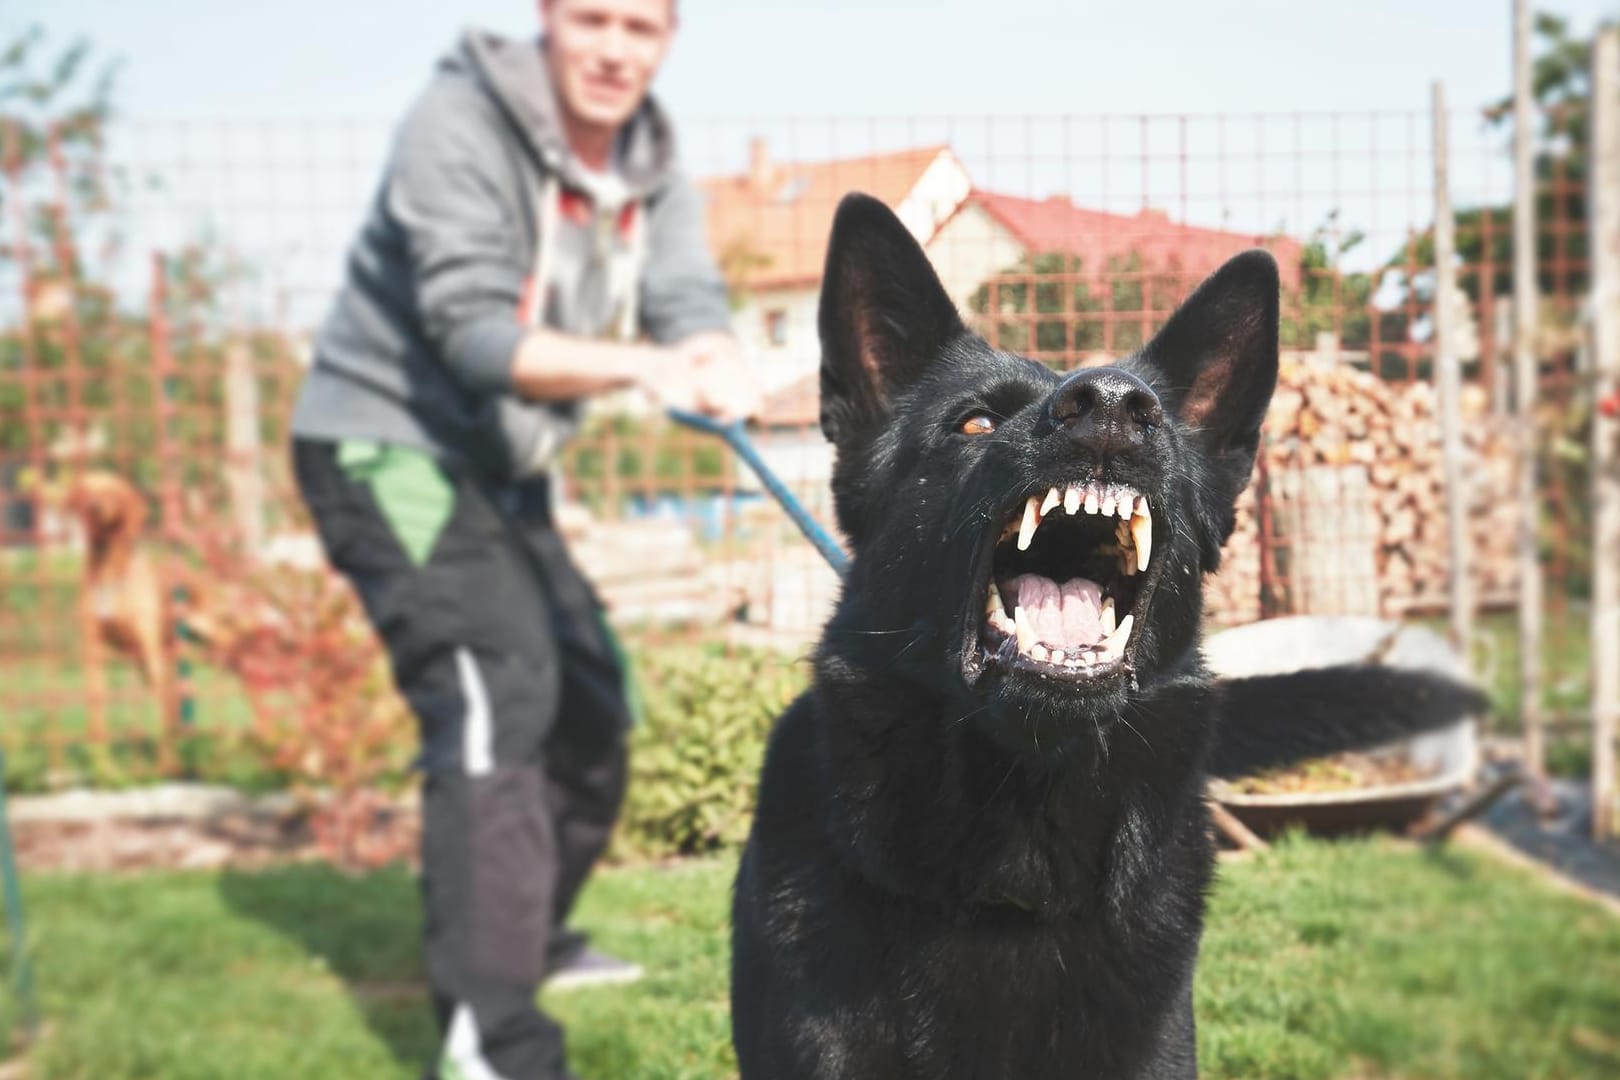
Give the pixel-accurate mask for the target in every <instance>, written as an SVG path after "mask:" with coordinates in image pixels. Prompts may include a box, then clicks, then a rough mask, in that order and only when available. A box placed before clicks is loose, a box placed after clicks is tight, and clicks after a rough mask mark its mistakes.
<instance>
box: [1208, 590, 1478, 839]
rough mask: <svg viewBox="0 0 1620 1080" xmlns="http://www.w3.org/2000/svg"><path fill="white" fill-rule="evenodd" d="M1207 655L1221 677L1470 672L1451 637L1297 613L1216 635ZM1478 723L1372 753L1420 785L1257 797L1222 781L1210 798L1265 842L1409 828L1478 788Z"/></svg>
mask: <svg viewBox="0 0 1620 1080" xmlns="http://www.w3.org/2000/svg"><path fill="white" fill-rule="evenodd" d="M1204 656H1205V659H1206V660H1207V661H1208V663H1209V666H1210V668H1211V669H1212V670H1213V671H1214V672H1215V674H1216V675H1218V676H1221V677H1223V678H1243V677H1245V676H1251V675H1277V674H1284V673H1286V672H1290V671H1298V670H1301V669H1305V668H1317V667H1336V666H1340V665H1347V664H1379V665H1383V666H1387V667H1396V668H1409V669H1420V670H1428V671H1435V672H1440V673H1442V674H1445V675H1450V676H1452V677H1453V678H1457V679H1463V680H1467V679H1468V678H1469V675H1468V668H1467V665H1466V664H1465V663H1464V662H1463V659H1462V657H1461V656H1459V655H1458V654H1457V651H1456V650H1455V649H1454V648H1452V646H1451V644H1450V643H1449V642H1448V641H1446V639H1445V638H1443V637H1441V636H1440V635H1439V634H1437V633H1435V632H1434V631H1432V630H1428V629H1426V628H1424V627H1421V626H1409V625H1404V624H1402V623H1400V622H1399V621H1396V620H1392V619H1378V618H1371V617H1363V616H1348V615H1296V616H1289V617H1285V618H1279V619H1266V620H1264V621H1262V622H1257V623H1250V624H1248V625H1246V626H1239V627H1235V628H1233V629H1231V630H1224V631H1222V632H1220V633H1217V634H1214V635H1211V636H1210V637H1209V638H1208V639H1207V640H1206V641H1205V643H1204ZM1476 728H1477V725H1476V722H1475V720H1474V719H1473V718H1464V719H1462V720H1459V721H1458V722H1457V723H1455V724H1452V725H1451V726H1449V727H1445V728H1441V729H1439V730H1437V731H1431V732H1427V733H1425V734H1422V735H1417V736H1413V737H1411V738H1408V739H1404V740H1401V741H1398V742H1395V743H1392V744H1390V745H1388V746H1385V747H1380V748H1378V749H1377V750H1375V751H1373V752H1371V755H1370V756H1372V757H1374V758H1375V759H1378V760H1383V761H1389V762H1393V763H1398V764H1401V765H1404V766H1407V767H1408V768H1407V769H1405V770H1403V771H1404V772H1410V773H1415V774H1418V775H1419V776H1420V777H1421V778H1420V779H1412V780H1403V781H1399V782H1391V783H1373V784H1370V785H1367V786H1363V787H1355V788H1350V789H1348V790H1339V791H1300V792H1282V793H1275V794H1256V793H1253V792H1247V791H1243V790H1240V789H1239V788H1238V787H1237V786H1236V785H1234V784H1231V783H1228V782H1226V781H1223V780H1214V781H1211V783H1210V794H1211V795H1212V796H1213V797H1214V798H1215V800H1216V801H1217V802H1218V803H1219V804H1220V805H1222V806H1223V807H1225V808H1226V809H1227V810H1228V811H1230V812H1231V813H1232V814H1233V816H1235V817H1236V818H1237V819H1238V820H1239V821H1241V822H1242V823H1243V824H1244V825H1246V826H1248V827H1249V828H1250V829H1251V830H1253V831H1254V832H1256V833H1260V834H1262V835H1265V834H1270V833H1274V832H1277V831H1278V830H1280V829H1282V828H1284V827H1287V826H1290V825H1295V826H1302V827H1304V828H1307V829H1310V830H1312V831H1313V832H1344V831H1359V830H1367V829H1375V828H1393V829H1402V830H1404V829H1407V828H1409V827H1410V826H1412V825H1413V824H1415V823H1416V822H1418V821H1419V820H1421V819H1423V818H1425V817H1428V816H1429V815H1431V814H1432V813H1433V812H1434V811H1435V809H1436V807H1437V806H1438V804H1439V803H1440V802H1441V800H1443V799H1445V798H1446V797H1447V796H1449V795H1452V794H1453V793H1455V792H1457V791H1460V790H1462V789H1463V788H1465V787H1467V786H1468V785H1469V784H1470V783H1472V781H1473V779H1474V776H1475V773H1476V771H1477V770H1478V768H1479V740H1478V734H1477V730H1476Z"/></svg>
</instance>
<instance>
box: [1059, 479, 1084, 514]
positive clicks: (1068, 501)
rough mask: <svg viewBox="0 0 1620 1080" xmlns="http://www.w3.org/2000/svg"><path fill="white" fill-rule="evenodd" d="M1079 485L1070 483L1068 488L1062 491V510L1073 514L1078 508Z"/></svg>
mask: <svg viewBox="0 0 1620 1080" xmlns="http://www.w3.org/2000/svg"><path fill="white" fill-rule="evenodd" d="M1080 499H1081V495H1080V485H1078V484H1070V485H1069V489H1068V490H1067V491H1065V492H1064V493H1063V512H1064V513H1065V514H1069V515H1070V516H1073V514H1074V513H1075V511H1077V510H1079V509H1080Z"/></svg>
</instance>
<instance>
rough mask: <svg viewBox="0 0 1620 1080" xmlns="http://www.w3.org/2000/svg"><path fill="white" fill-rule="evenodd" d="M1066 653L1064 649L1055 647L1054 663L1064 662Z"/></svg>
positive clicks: (1053, 653) (1053, 652)
mask: <svg viewBox="0 0 1620 1080" xmlns="http://www.w3.org/2000/svg"><path fill="white" fill-rule="evenodd" d="M1065 655H1066V654H1065V653H1064V651H1063V650H1062V649H1053V650H1052V663H1054V664H1061V663H1063V660H1064V657H1065Z"/></svg>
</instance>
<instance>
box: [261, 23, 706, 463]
mask: <svg viewBox="0 0 1620 1080" xmlns="http://www.w3.org/2000/svg"><path fill="white" fill-rule="evenodd" d="M557 110H558V106H557V102H556V97H555V93H554V91H553V89H552V83H551V79H550V76H549V74H548V73H547V71H546V68H545V58H544V55H543V53H542V51H541V48H540V46H539V44H538V43H536V42H534V41H512V40H507V39H503V38H499V37H496V36H493V35H489V34H483V33H478V32H469V33H467V34H466V35H465V36H464V37H463V39H462V40H461V42H460V43H459V45H458V46H457V47H456V48H455V49H454V50H453V51H452V52H451V53H450V54H449V55H448V56H446V57H445V58H444V60H442V61H441V62H440V64H439V67H438V70H437V72H436V74H435V77H434V78H433V80H432V82H431V83H430V84H429V85H428V88H427V90H426V91H425V92H424V93H423V95H422V96H421V98H420V99H419V100H418V101H417V102H416V104H415V105H414V106H413V107H412V109H411V111H410V113H409V114H408V115H407V116H406V118H405V120H404V122H403V123H402V124H401V126H400V129H399V131H398V132H397V134H396V136H395V140H394V145H393V150H392V155H391V158H390V161H389V165H388V171H387V173H386V174H385V176H384V177H383V182H382V185H381V188H380V189H379V191H378V192H377V195H376V198H375V200H374V202H373V204H372V207H371V210H370V212H369V215H368V217H367V219H366V222H365V224H364V225H363V226H362V227H361V230H360V234H359V236H358V237H357V238H356V240H355V242H354V246H353V248H352V250H351V251H350V254H349V260H348V267H347V281H346V283H345V285H344V287H343V290H342V292H341V293H340V294H339V296H338V299H337V302H336V305H335V306H334V308H333V310H332V312H331V314H330V315H329V316H328V318H327V320H326V323H325V325H324V326H323V327H322V329H321V331H320V333H319V335H318V337H317V338H316V341H315V350H314V353H315V355H314V365H313V367H312V369H311V370H310V372H309V374H308V376H307V378H306V380H305V383H304V387H303V391H302V393H301V395H300V397H299V401H298V405H297V408H296V410H295V412H294V415H293V422H292V431H293V434H294V435H295V436H298V437H303V438H310V439H320V440H331V441H338V440H344V439H365V440H375V441H377V442H382V443H388V444H393V445H401V446H409V447H416V448H419V449H422V450H425V451H428V452H430V453H432V454H434V455H435V456H438V457H441V458H447V459H452V460H458V461H463V462H466V463H469V464H472V465H474V466H476V467H477V468H478V469H479V471H480V472H482V473H483V474H484V475H485V476H486V477H487V478H489V479H491V480H495V481H500V480H505V479H510V478H513V477H516V476H521V475H524V474H527V473H532V472H535V471H538V470H540V469H543V468H544V467H545V466H546V463H547V462H548V461H549V460H550V458H551V457H552V455H553V454H554V452H555V450H556V448H557V446H558V445H560V443H561V442H562V441H563V440H564V439H566V438H567V437H568V435H570V434H571V433H572V432H573V430H574V428H575V427H577V425H578V405H577V403H561V404H535V403H530V402H526V401H523V400H521V399H520V398H518V397H517V396H516V394H515V393H514V391H513V388H512V383H511V363H512V357H513V355H514V353H515V352H516V350H517V347H518V343H519V341H520V340H521V339H522V337H523V335H524V334H525V332H526V326H525V320H526V319H527V320H529V321H530V322H531V323H532V322H533V321H539V322H543V323H544V324H545V325H546V326H549V327H551V328H553V329H556V330H560V331H563V332H567V333H571V334H579V335H584V336H588V337H600V336H604V335H607V334H610V333H615V332H622V331H624V330H626V329H628V330H630V331H632V332H634V331H636V330H640V331H644V332H645V333H646V334H647V335H648V336H650V337H651V338H652V339H653V340H654V341H657V342H661V343H668V342H675V341H679V340H680V339H682V338H684V337H687V336H689V335H691V334H694V333H697V332H699V331H704V330H725V329H728V328H729V326H730V314H729V310H728V307H727V303H726V293H725V285H724V283H723V281H722V280H721V277H720V274H719V272H718V270H717V269H716V268H715V264H714V260H713V259H712V258H711V256H710V254H709V252H708V247H707V238H706V236H705V233H704V227H703V209H702V202H701V198H700V196H699V194H698V192H697V190H696V188H694V187H693V186H692V184H691V182H690V181H689V180H688V179H687V178H686V177H684V176H683V175H681V173H680V172H679V171H678V169H677V167H676V164H675V146H674V137H673V133H672V131H671V129H670V125H669V122H668V120H667V119H666V118H665V116H664V114H663V113H662V112H661V111H660V110H659V108H658V106H657V105H656V104H655V103H654V102H653V101H652V100H651V99H650V98H649V99H648V100H647V101H646V102H644V103H643V105H642V107H641V108H640V109H639V110H638V111H637V112H636V114H635V116H634V117H632V118H631V120H630V121H629V123H627V124H626V125H625V128H624V130H623V131H622V132H621V134H620V138H619V142H618V146H617V149H616V153H615V162H614V168H613V176H614V179H613V180H612V182H609V183H604V180H603V178H602V177H601V176H599V175H593V174H591V173H590V172H588V171H587V170H585V169H583V168H582V167H580V166H579V164H578V163H577V162H576V161H575V159H574V156H573V155H572V154H571V153H570V152H569V150H568V146H567V141H566V139H565V138H564V135H563V130H562V124H561V121H560V119H559V117H558V112H557ZM581 195H583V196H584V198H581ZM621 202H622V203H624V204H625V205H624V206H621V205H618V204H619V203H621ZM625 206H628V207H629V208H628V209H626V208H625ZM587 207H588V210H586V209H584V208H587ZM564 208H568V209H567V210H565V209H564ZM582 215H584V216H582Z"/></svg>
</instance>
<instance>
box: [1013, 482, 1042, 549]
mask: <svg viewBox="0 0 1620 1080" xmlns="http://www.w3.org/2000/svg"><path fill="white" fill-rule="evenodd" d="M1040 524H1041V505H1040V503H1038V502H1036V501H1035V496H1033V495H1031V496H1030V497H1029V498H1028V499H1027V500H1026V501H1025V502H1024V521H1023V524H1021V525H1019V526H1018V550H1019V551H1028V550H1029V542H1030V541H1031V540H1033V539H1034V538H1035V530H1036V529H1037V528H1039V527H1040Z"/></svg>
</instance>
